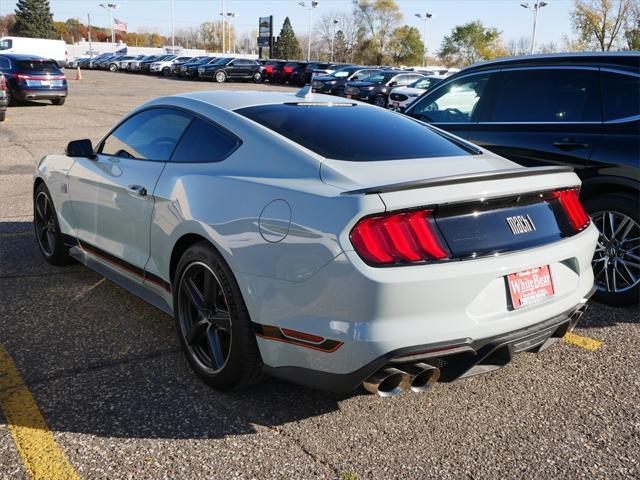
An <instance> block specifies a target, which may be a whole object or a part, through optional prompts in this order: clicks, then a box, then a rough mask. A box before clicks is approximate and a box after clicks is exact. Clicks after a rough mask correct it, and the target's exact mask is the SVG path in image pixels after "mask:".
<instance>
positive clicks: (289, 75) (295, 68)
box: [272, 61, 307, 83]
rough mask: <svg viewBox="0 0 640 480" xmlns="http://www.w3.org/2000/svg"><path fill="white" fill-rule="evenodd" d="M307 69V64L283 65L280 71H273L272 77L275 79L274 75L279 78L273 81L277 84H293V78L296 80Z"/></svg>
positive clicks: (288, 63) (296, 62) (289, 63)
mask: <svg viewBox="0 0 640 480" xmlns="http://www.w3.org/2000/svg"><path fill="white" fill-rule="evenodd" d="M306 67H307V62H302V61H289V62H287V63H285V64H284V66H283V67H282V69H281V70H274V72H273V74H272V77H273V78H275V75H276V73H279V74H280V75H279V77H278V78H275V80H276V81H277V82H279V83H294V78H298V77H299V76H300V73H301V72H302V71H303V70H304V69H305V68H306Z"/></svg>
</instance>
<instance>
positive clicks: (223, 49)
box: [220, 0, 225, 56]
mask: <svg viewBox="0 0 640 480" xmlns="http://www.w3.org/2000/svg"><path fill="white" fill-rule="evenodd" d="M220 15H221V16H222V55H223V56H224V54H225V48H224V0H222V10H221V11H220Z"/></svg>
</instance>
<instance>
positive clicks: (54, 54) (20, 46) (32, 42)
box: [0, 37, 69, 67]
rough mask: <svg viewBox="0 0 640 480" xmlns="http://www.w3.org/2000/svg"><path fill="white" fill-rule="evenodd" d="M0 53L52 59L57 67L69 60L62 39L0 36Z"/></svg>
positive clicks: (65, 45)
mask: <svg viewBox="0 0 640 480" xmlns="http://www.w3.org/2000/svg"><path fill="white" fill-rule="evenodd" d="M0 53H1V54H6V55H10V54H13V55H32V56H39V57H41V58H49V59H52V60H54V61H55V62H56V63H57V64H58V66H59V67H66V66H67V61H68V60H69V57H68V52H67V44H66V43H65V41H64V40H49V39H44V38H30V37H0Z"/></svg>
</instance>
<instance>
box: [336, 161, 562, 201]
mask: <svg viewBox="0 0 640 480" xmlns="http://www.w3.org/2000/svg"><path fill="white" fill-rule="evenodd" d="M568 172H573V167H531V168H510V169H507V170H494V171H492V172H478V173H466V174H464V175H451V176H448V177H437V178H431V179H428V180H413V181H411V182H401V183H392V184H389V185H380V186H377V187H367V188H361V189H358V190H349V191H348V192H342V195H358V194H364V195H371V194H374V193H387V192H400V191H402V190H414V189H416V188H428V187H441V186H443V185H458V184H461V183H472V182H481V181H486V180H506V179H509V178H519V177H531V176H534V175H550V174H553V173H568Z"/></svg>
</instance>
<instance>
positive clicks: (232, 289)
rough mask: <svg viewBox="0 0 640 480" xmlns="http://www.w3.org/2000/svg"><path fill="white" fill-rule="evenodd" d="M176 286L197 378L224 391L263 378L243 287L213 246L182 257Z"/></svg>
mask: <svg viewBox="0 0 640 480" xmlns="http://www.w3.org/2000/svg"><path fill="white" fill-rule="evenodd" d="M172 288H173V297H174V303H173V304H174V312H175V317H176V327H177V331H178V336H179V339H180V344H181V346H182V350H183V352H184V354H185V356H186V357H187V360H188V361H189V364H190V365H191V367H192V368H193V370H194V371H195V372H196V373H197V374H198V376H199V377H200V378H201V379H202V380H203V381H204V382H205V383H207V384H208V385H210V386H211V387H213V388H216V389H219V390H229V389H233V388H238V387H242V386H245V385H249V384H251V383H255V382H256V381H258V380H259V379H261V378H262V371H261V369H262V361H261V359H260V353H259V352H258V345H257V342H256V338H255V332H254V330H253V327H252V324H251V319H250V317H249V313H248V311H247V307H246V305H245V303H244V300H243V298H242V294H241V292H240V288H239V287H238V284H237V282H236V280H235V277H234V276H233V273H232V272H231V269H230V268H229V266H228V265H227V264H226V262H225V261H224V259H223V258H222V256H221V255H220V254H219V253H218V252H217V251H216V250H215V249H214V248H212V246H211V245H210V244H209V243H207V242H200V243H197V244H195V245H193V246H191V247H189V248H188V249H187V251H186V252H185V253H184V254H183V255H182V257H181V259H180V261H179V262H178V266H177V268H176V274H175V276H174V282H173V287H172Z"/></svg>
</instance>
